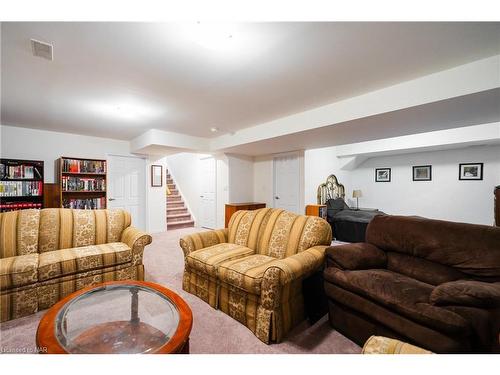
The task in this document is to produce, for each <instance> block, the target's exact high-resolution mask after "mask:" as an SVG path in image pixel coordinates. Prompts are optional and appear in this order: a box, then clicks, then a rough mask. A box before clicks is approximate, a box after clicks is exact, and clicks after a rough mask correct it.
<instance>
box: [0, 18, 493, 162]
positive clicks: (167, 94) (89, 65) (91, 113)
mask: <svg viewBox="0 0 500 375" xmlns="http://www.w3.org/2000/svg"><path fill="white" fill-rule="evenodd" d="M219 26H220V27H219V29H220V30H222V37H223V38H224V39H226V38H227V39H230V42H229V43H226V45H223V46H222V47H223V48H220V49H215V50H214V49H211V48H207V47H206V45H202V42H201V39H200V35H196V36H194V37H193V35H192V34H190V32H192V30H193V29H194V30H196V29H199V28H202V32H201V34H202V35H201V37H204V36H207V35H205V34H207V33H205V32H204V30H208V28H207V29H204V28H206V27H207V25H205V24H201V25H196V24H195V25H180V24H153V23H70V22H68V23H31V22H30V23H2V30H1V31H2V33H1V37H2V45H1V47H2V60H1V63H2V66H1V75H2V77H1V78H2V86H1V89H2V95H1V99H2V103H1V111H2V118H1V122H2V124H4V125H14V126H25V127H31V128H40V129H48V130H55V131H64V132H72V133H78V134H86V135H95V136H104V137H112V138H119V139H132V138H134V137H136V136H138V135H139V134H141V133H143V132H145V131H147V130H149V129H152V128H155V129H161V130H166V131H171V132H178V133H183V134H189V135H195V136H202V137H213V136H214V135H219V134H221V133H226V132H234V131H237V130H240V129H243V128H246V127H249V126H253V125H256V124H259V123H263V122H267V121H270V120H273V119H276V118H279V117H283V116H287V115H290V114H293V113H297V112H301V111H304V110H307V109H310V108H314V107H317V106H320V105H324V104H327V103H331V102H334V101H337V100H341V99H345V98H348V97H352V96H356V95H360V94H362V93H365V92H369V91H373V90H376V89H378V88H382V87H386V86H389V85H392V84H396V83H398V82H401V81H406V80H410V79H413V78H417V77H420V76H423V75H426V74H430V73H433V72H436V71H440V70H444V69H448V68H451V67H454V66H458V65H462V64H465V63H468V62H471V61H475V60H479V59H482V58H485V57H488V56H493V55H496V54H499V53H500V23H338V22H336V23H335V22H334V23H260V24H259V23H251V24H238V25H222V26H221V25H219ZM226 30H227V32H226ZM229 34H230V35H231V36H232V37H231V38H228V35H229ZM209 36H210V35H209ZM218 37H219V35H218V34H216V35H215V38H218ZM31 38H35V39H38V40H41V41H46V42H50V43H53V44H54V61H52V62H50V61H46V60H43V59H40V58H37V57H34V56H32V54H31V50H30V39H31ZM127 106H129V107H131V108H132V110H133V112H134V113H132V114H129V115H126V114H124V113H123V112H122V111H123V108H127ZM117 107H120V108H122V109H121V110H120V111H117V110H116V108H117ZM391 126H396V125H391ZM210 127H218V128H219V129H221V131H220V133H216V134H214V133H211V132H210V130H209V129H210ZM246 151H247V152H248V153H250V154H251V153H252V151H250V150H246Z"/></svg>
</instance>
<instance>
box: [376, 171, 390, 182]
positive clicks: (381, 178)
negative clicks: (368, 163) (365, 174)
mask: <svg viewBox="0 0 500 375" xmlns="http://www.w3.org/2000/svg"><path fill="white" fill-rule="evenodd" d="M375 182H391V168H376V169H375Z"/></svg>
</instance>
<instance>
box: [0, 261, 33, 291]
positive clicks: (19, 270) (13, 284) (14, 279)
mask: <svg viewBox="0 0 500 375" xmlns="http://www.w3.org/2000/svg"><path fill="white" fill-rule="evenodd" d="M37 268H38V254H27V255H18V256H15V257H9V258H2V259H0V290H7V289H10V288H17V287H20V286H23V285H29V284H33V283H36V282H37V281H38V273H37Z"/></svg>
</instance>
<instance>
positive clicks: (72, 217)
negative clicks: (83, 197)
mask: <svg viewBox="0 0 500 375" xmlns="http://www.w3.org/2000/svg"><path fill="white" fill-rule="evenodd" d="M37 211H40V235H39V238H38V239H37V240H38V246H39V252H40V253H43V252H46V251H55V250H60V249H68V248H72V247H81V246H82V247H83V246H90V245H102V244H106V243H112V242H119V241H120V240H121V235H122V233H123V231H124V230H125V229H126V228H127V227H129V226H130V222H131V219H130V214H129V213H128V212H127V211H125V210H122V209H110V210H78V209H69V208H44V209H43V210H37Z"/></svg>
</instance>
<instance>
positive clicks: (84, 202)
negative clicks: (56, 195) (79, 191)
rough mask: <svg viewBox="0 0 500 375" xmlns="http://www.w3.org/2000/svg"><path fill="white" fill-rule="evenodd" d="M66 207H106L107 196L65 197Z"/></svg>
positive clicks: (64, 204) (88, 208) (91, 208)
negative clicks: (87, 197)
mask: <svg viewBox="0 0 500 375" xmlns="http://www.w3.org/2000/svg"><path fill="white" fill-rule="evenodd" d="M63 207H64V208H78V209H84V210H94V209H100V208H106V198H105V197H101V198H89V199H63Z"/></svg>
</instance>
